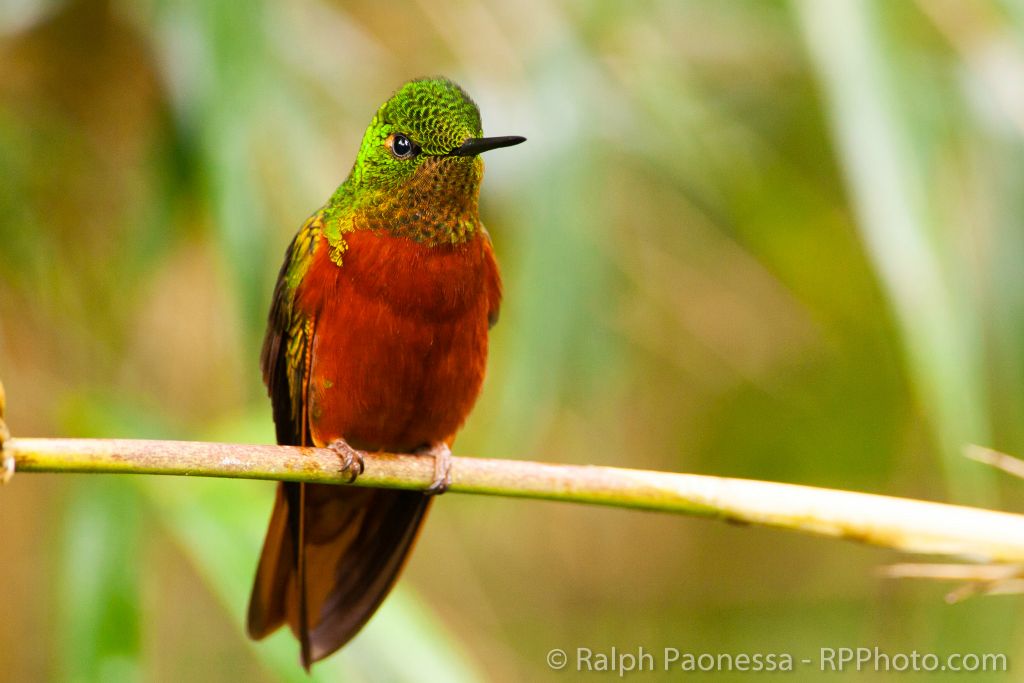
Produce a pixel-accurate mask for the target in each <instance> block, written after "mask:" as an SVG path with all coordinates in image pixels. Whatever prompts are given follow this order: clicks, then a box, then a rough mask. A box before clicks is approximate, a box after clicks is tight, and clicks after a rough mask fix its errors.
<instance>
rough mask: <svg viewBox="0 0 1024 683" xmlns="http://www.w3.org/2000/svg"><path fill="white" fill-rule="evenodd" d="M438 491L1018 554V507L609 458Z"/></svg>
mask: <svg viewBox="0 0 1024 683" xmlns="http://www.w3.org/2000/svg"><path fill="white" fill-rule="evenodd" d="M4 454H5V455H7V456H10V455H13V456H14V461H15V465H16V468H17V471H18V472H21V473H26V472H88V473H108V474H112V473H124V474H170V475H184V476H204V477H229V478H240V479H276V480H283V481H301V482H311V483H326V484H346V483H348V478H349V477H348V474H347V473H345V472H343V471H341V468H340V465H339V458H338V456H337V455H336V454H335V453H334V452H333V451H330V450H327V449H322V448H298V447H293V446H267V445H259V446H256V445H253V446H249V445H238V444H225V443H204V442H191V441H142V440H118V439H33V438H15V439H11V440H10V441H8V442H7V443H6V444H5V446H4ZM365 465H366V469H365V471H364V473H363V474H362V475H361V476H360V477H359V479H358V480H357V481H356V482H355V483H354V484H353V485H355V486H369V487H380V488H397V489H425V488H427V486H429V484H430V482H431V480H432V479H433V474H434V464H433V461H432V459H431V458H429V457H424V456H416V455H397V454H390V453H366V454H365ZM449 491H451V492H457V493H478V494H486V495H497V496H513V497H519V498H538V499H546V500H560V501H569V502H576V503H590V504H595V505H608V506H613V507H623V508H633V509H640V510H655V511H661V512H676V513H682V514H688V515H698V516H704V517H717V518H720V519H725V520H730V521H734V522H743V523H749V524H759V525H764V526H770V527H776V528H781V529H791V530H794V531H801V532H804V533H810V534H815V535H819V536H833V537H839V538H846V539H850V540H857V541H861V542H864V543H869V544H872V545H878V546H884V547H889V548H896V549H898V550H903V551H907V552H915V553H931V554H939V555H952V556H957V557H961V558H967V559H970V560H976V561H987V562H1012V563H1024V516H1022V515H1016V514H1010V513H1006V512H998V511H992V510H983V509H978V508H970V507H964V506H959V505H947V504H943V503H932V502H926V501H919V500H910V499H904V498H893V497H889V496H878V495H873V494H867V493H855V492H851V491H839V490H831V489H820V488H813V487H809V486H798V485H794V484H781V483H774V482H764V481H752V480H746V479H730V478H725V477H712V476H704V475H696V474H675V473H668V472H651V471H645V470H633V469H624V468H618V467H598V466H589V465H583V466H580V465H552V464H548V463H540V462H527V461H519V460H492V459H483V458H465V457H455V458H453V459H452V468H451V486H450V487H449Z"/></svg>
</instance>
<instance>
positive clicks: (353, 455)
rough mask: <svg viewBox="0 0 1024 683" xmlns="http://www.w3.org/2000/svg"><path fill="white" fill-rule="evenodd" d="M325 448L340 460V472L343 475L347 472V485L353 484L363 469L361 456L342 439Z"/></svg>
mask: <svg viewBox="0 0 1024 683" xmlns="http://www.w3.org/2000/svg"><path fill="white" fill-rule="evenodd" d="M327 447H328V448H330V449H331V450H332V451H334V452H335V453H337V454H338V457H339V458H341V472H342V474H344V473H345V472H348V474H349V480H348V483H350V484H351V483H352V482H354V481H355V480H356V479H357V478H358V477H359V475H360V474H362V473H363V469H364V467H365V465H364V463H363V454H362V453H360V452H359V451H357V450H356V449H354V448H352V447H351V446H349V445H348V442H347V441H345V440H344V439H335V440H334V441H332V442H330V443H329V444H327Z"/></svg>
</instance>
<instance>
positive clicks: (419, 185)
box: [354, 157, 483, 245]
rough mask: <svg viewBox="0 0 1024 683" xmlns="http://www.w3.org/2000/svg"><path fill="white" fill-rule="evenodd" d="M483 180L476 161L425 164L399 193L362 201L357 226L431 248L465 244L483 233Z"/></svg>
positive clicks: (445, 159)
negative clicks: (480, 199)
mask: <svg viewBox="0 0 1024 683" xmlns="http://www.w3.org/2000/svg"><path fill="white" fill-rule="evenodd" d="M482 176H483V164H482V162H480V160H479V159H459V158H452V157H438V158H433V159H429V160H427V161H425V162H424V163H423V164H422V165H421V166H420V168H419V169H417V172H416V174H415V175H414V176H413V177H412V178H411V179H410V180H409V181H408V182H406V183H404V184H403V185H402V186H401V187H399V188H398V189H397V190H393V191H390V192H382V193H379V194H378V195H376V196H372V197H367V198H366V200H365V201H363V202H360V203H359V204H358V205H357V208H356V212H355V214H356V215H355V221H354V222H355V227H356V229H369V230H374V231H383V232H387V233H390V234H392V235H395V236H399V237H407V238H409V239H412V240H415V241H417V242H423V243H426V244H429V245H439V244H461V243H463V242H466V241H468V240H470V239H472V238H473V237H474V236H475V235H476V234H477V233H478V232H479V231H480V229H481V227H480V216H479V209H478V198H479V194H480V180H481V178H482Z"/></svg>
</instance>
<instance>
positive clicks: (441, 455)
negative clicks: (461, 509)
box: [416, 441, 452, 496]
mask: <svg viewBox="0 0 1024 683" xmlns="http://www.w3.org/2000/svg"><path fill="white" fill-rule="evenodd" d="M416 453H417V455H429V456H431V457H433V458H434V481H432V482H431V483H430V486H428V487H427V488H426V490H425V491H424V493H426V494H427V495H428V496H438V495H440V494H442V493H444V492H445V491H447V490H448V485H449V484H450V483H451V480H452V476H451V475H452V449H451V448H449V447H448V444H446V443H445V442H444V441H438V442H437V443H433V444H431V445H429V446H427V447H425V448H420V449H419V450H417V451H416Z"/></svg>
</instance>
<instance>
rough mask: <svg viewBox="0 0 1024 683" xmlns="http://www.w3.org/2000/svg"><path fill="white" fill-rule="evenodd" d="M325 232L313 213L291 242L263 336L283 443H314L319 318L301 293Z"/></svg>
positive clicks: (263, 359) (265, 367) (268, 379)
mask: <svg viewBox="0 0 1024 683" xmlns="http://www.w3.org/2000/svg"><path fill="white" fill-rule="evenodd" d="M322 232H323V220H322V218H321V216H320V214H319V213H316V214H313V216H311V217H310V218H309V220H307V221H306V223H305V224H304V225H303V226H302V229H301V230H299V232H298V234H296V235H295V239H294V240H292V243H291V244H290V245H288V251H287V252H286V254H285V258H284V264H283V265H282V266H281V272H280V274H279V275H278V277H277V286H276V287H275V288H274V300H273V303H272V304H271V308H270V319H269V320H268V323H267V335H266V337H265V338H264V339H263V351H262V353H261V354H260V365H261V367H262V368H263V381H264V383H265V384H266V385H267V391H268V393H269V394H270V402H271V405H272V406H273V411H274V425H275V426H276V428H277V442H278V443H279V444H290V445H294V446H305V445H308V444H307V443H306V442H307V441H308V438H309V435H308V424H307V421H306V419H305V417H306V409H307V407H308V406H307V396H306V392H305V386H306V382H307V381H308V373H307V365H308V360H309V352H310V350H311V348H312V340H313V327H314V321H313V319H312V318H310V317H308V316H307V315H305V314H304V313H302V312H301V311H299V310H297V307H296V306H295V296H296V292H297V290H298V287H299V284H300V283H301V282H302V278H303V277H304V276H305V275H306V272H307V271H308V270H309V267H310V264H311V263H312V261H313V257H314V255H315V254H316V250H317V249H320V248H322V247H321V240H320V235H321V234H322Z"/></svg>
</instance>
